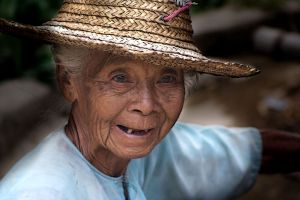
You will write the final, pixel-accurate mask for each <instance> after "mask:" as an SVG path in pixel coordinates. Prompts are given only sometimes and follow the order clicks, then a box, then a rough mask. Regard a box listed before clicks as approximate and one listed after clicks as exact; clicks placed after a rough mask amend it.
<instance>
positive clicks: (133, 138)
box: [113, 125, 156, 143]
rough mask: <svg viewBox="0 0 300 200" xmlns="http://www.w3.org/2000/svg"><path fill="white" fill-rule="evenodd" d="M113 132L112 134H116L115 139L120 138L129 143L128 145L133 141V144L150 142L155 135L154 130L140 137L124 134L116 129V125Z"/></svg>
mask: <svg viewBox="0 0 300 200" xmlns="http://www.w3.org/2000/svg"><path fill="white" fill-rule="evenodd" d="M113 130H115V131H114V132H116V133H117V135H118V136H117V137H121V138H122V140H124V141H127V142H130V143H132V142H134V141H135V142H134V143H136V142H137V143H145V142H147V141H149V140H152V139H151V138H152V137H154V135H155V133H156V128H152V129H150V130H149V131H148V132H147V133H145V134H142V135H135V134H128V133H126V132H124V131H123V130H122V129H120V128H119V127H118V125H114V126H113ZM142 130H143V129H142ZM121 138H120V139H121Z"/></svg>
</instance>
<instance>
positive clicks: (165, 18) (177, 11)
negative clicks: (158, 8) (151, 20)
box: [162, 1, 193, 22]
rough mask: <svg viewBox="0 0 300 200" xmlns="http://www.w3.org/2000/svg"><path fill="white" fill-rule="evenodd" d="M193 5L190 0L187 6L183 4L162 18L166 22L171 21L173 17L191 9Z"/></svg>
mask: <svg viewBox="0 0 300 200" xmlns="http://www.w3.org/2000/svg"><path fill="white" fill-rule="evenodd" d="M192 5H193V2H192V1H190V2H188V3H187V4H186V5H185V6H182V7H180V8H178V9H177V10H175V11H174V12H172V13H171V14H169V15H168V16H163V17H162V20H163V21H164V22H169V21H171V20H172V19H173V18H175V17H177V16H178V15H179V14H180V13H182V12H184V11H186V10H188V9H190V7H191V6H192Z"/></svg>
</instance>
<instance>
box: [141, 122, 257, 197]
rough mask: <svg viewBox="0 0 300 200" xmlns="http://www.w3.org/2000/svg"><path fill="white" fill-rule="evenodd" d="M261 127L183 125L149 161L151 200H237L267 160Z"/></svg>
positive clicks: (147, 179) (146, 177) (146, 178)
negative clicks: (263, 158)
mask: <svg viewBox="0 0 300 200" xmlns="http://www.w3.org/2000/svg"><path fill="white" fill-rule="evenodd" d="M261 143H262V142H261V138H260V134H259V131H258V130H257V129H255V128H225V127H222V126H200V125H192V124H183V123H179V124H176V125H175V126H174V128H173V129H172V130H171V132H170V133H169V134H168V135H167V137H166V138H165V139H164V140H163V141H162V142H161V143H160V144H159V145H158V146H157V147H156V148H155V149H154V150H153V152H152V153H151V154H150V156H148V157H147V158H146V159H145V171H144V183H143V189H144V191H145V195H146V197H147V198H148V199H161V200H163V199H202V200H225V199H233V198H235V197H237V196H240V195H241V194H243V193H245V192H247V191H248V190H249V189H250V188H251V186H252V185H253V184H254V182H255V179H256V176H257V172H258V170H259V167H260V161H261V151H262V150H261V149H262V147H261V146H262V144H261Z"/></svg>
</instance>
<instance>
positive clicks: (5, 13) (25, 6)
mask: <svg viewBox="0 0 300 200" xmlns="http://www.w3.org/2000/svg"><path fill="white" fill-rule="evenodd" d="M283 1H284V0H198V1H196V2H198V6H194V7H193V9H192V14H195V13H197V12H200V11H203V10H207V9H213V8H217V7H220V6H224V5H226V4H228V3H230V4H236V5H240V6H251V7H253V6H254V7H260V8H263V9H276V8H278V7H279V6H280V4H281V3H282V2H283ZM61 3H62V0H0V17H3V18H6V19H11V20H14V21H18V22H21V23H26V24H33V25H40V24H42V23H43V22H45V21H47V20H49V19H50V18H51V17H52V16H53V15H55V13H56V11H57V9H58V8H59V6H60V4H61ZM19 77H32V78H35V79H38V80H40V81H42V82H45V83H51V82H52V81H53V63H52V59H51V55H50V51H49V46H48V45H43V44H41V43H39V42H37V41H31V40H21V39H17V38H15V37H11V36H6V35H0V82H1V81H4V80H7V79H13V78H19Z"/></svg>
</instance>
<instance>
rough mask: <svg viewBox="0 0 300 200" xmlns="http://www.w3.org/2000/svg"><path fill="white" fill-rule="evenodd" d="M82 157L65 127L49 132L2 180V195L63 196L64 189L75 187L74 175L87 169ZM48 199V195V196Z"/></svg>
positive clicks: (0, 194) (0, 193) (0, 184)
mask: <svg viewBox="0 0 300 200" xmlns="http://www.w3.org/2000/svg"><path fill="white" fill-rule="evenodd" d="M80 163H82V161H81V157H80V155H79V154H78V152H76V150H75V149H74V148H73V147H72V144H71V142H70V141H69V140H68V139H67V137H66V135H65V134H64V131H63V129H59V130H57V131H55V132H52V133H51V134H49V135H48V136H47V137H46V138H45V139H44V140H43V141H42V142H41V143H40V144H39V145H38V146H37V147H36V148H35V149H33V150H32V151H31V152H29V153H28V154H27V155H25V156H24V157H23V158H22V159H21V160H20V161H18V162H17V163H16V164H15V166H14V167H13V168H12V169H11V170H10V171H9V172H8V173H7V174H6V176H5V177H4V178H3V179H2V180H1V182H0V196H1V197H2V196H8V195H25V194H26V195H35V194H36V192H37V193H40V191H44V192H43V194H44V195H46V194H47V193H50V194H52V195H54V194H55V195H56V196H59V195H61V194H60V190H61V189H62V188H64V189H67V188H66V186H72V184H73V183H74V180H73V179H74V176H75V175H76V173H78V171H80V170H84V166H85V165H82V164H80ZM45 198H46V197H45Z"/></svg>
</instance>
